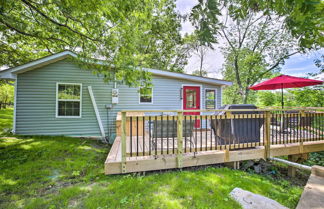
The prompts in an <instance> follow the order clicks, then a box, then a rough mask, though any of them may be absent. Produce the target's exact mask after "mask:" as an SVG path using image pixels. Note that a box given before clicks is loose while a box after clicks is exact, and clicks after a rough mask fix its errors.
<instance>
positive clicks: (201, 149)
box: [199, 115, 203, 151]
mask: <svg viewBox="0 0 324 209" xmlns="http://www.w3.org/2000/svg"><path fill="white" fill-rule="evenodd" d="M199 123H200V124H199V125H200V151H203V148H202V145H203V144H202V116H201V115H200V122H199Z"/></svg>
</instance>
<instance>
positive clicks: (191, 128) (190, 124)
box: [189, 115, 193, 152]
mask: <svg viewBox="0 0 324 209" xmlns="http://www.w3.org/2000/svg"><path fill="white" fill-rule="evenodd" d="M189 118H190V123H189V127H190V136H189V137H190V142H189V144H190V145H189V151H190V152H191V144H192V135H193V133H192V131H191V130H193V127H191V126H192V118H191V115H190V116H189Z"/></svg>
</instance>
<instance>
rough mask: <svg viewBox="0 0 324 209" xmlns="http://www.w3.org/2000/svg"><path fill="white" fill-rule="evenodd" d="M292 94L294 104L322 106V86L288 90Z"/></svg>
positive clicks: (323, 94)
mask: <svg viewBox="0 0 324 209" xmlns="http://www.w3.org/2000/svg"><path fill="white" fill-rule="evenodd" d="M289 93H290V94H292V95H293V97H294V101H295V105H296V106H299V107H324V87H323V86H322V87H313V88H312V87H308V88H307V87H306V88H302V89H296V90H289Z"/></svg>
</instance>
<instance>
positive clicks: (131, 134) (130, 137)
mask: <svg viewBox="0 0 324 209" xmlns="http://www.w3.org/2000/svg"><path fill="white" fill-rule="evenodd" d="M129 142H130V156H131V157H132V156H133V117H130V118H129Z"/></svg>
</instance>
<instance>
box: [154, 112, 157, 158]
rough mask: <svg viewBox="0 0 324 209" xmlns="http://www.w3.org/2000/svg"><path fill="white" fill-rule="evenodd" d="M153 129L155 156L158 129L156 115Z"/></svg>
mask: <svg viewBox="0 0 324 209" xmlns="http://www.w3.org/2000/svg"><path fill="white" fill-rule="evenodd" d="M154 129H155V144H154V145H155V157H157V138H158V137H157V135H158V133H157V132H158V130H157V116H155V123H154Z"/></svg>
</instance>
